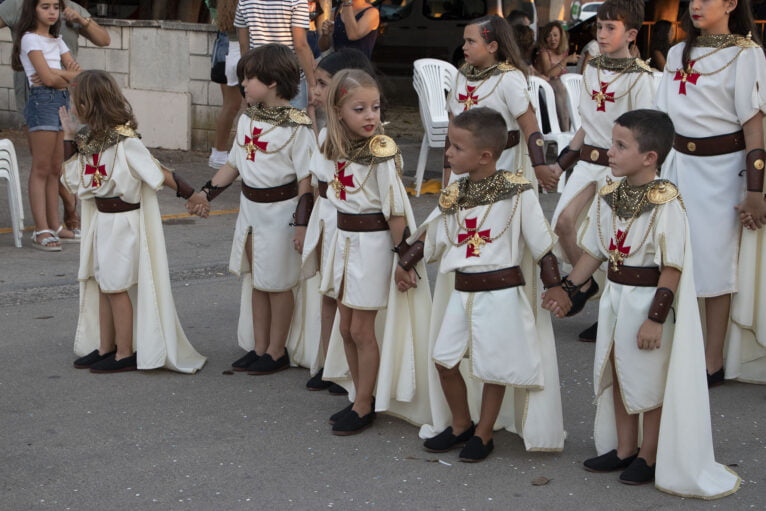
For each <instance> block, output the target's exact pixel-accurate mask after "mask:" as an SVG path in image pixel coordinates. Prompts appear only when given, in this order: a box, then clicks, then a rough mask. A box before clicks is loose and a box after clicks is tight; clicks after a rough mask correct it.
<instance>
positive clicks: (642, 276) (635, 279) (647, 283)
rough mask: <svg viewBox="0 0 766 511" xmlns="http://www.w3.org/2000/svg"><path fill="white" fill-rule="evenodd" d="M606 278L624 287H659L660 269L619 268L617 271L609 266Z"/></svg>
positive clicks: (653, 267) (654, 267) (641, 267)
mask: <svg viewBox="0 0 766 511" xmlns="http://www.w3.org/2000/svg"><path fill="white" fill-rule="evenodd" d="M606 277H607V278H608V279H609V280H611V281H612V282H614V283H615V284H622V285H624V286H640V287H657V283H658V282H659V281H660V269H659V268H657V267H656V266H649V267H644V266H618V267H617V269H616V270H615V269H614V268H612V267H611V266H609V271H608V272H607V274H606Z"/></svg>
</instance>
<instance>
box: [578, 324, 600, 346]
mask: <svg viewBox="0 0 766 511" xmlns="http://www.w3.org/2000/svg"><path fill="white" fill-rule="evenodd" d="M596 334H598V321H596V322H595V323H593V324H592V325H591V326H589V327H588V328H586V329H585V330H583V331H582V332H580V333H579V334H578V335H577V338H578V339H579V340H580V342H596Z"/></svg>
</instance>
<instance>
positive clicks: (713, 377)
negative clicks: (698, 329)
mask: <svg viewBox="0 0 766 511" xmlns="http://www.w3.org/2000/svg"><path fill="white" fill-rule="evenodd" d="M75 367H77V366H75ZM723 384H724V374H723V367H721V368H720V369H719V370H718V371H716V372H714V373H713V374H710V373H707V388H711V387H717V386H719V385H723Z"/></svg>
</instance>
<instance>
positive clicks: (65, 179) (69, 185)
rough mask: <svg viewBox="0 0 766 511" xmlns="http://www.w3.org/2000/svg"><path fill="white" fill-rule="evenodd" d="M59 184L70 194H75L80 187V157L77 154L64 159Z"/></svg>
mask: <svg viewBox="0 0 766 511" xmlns="http://www.w3.org/2000/svg"><path fill="white" fill-rule="evenodd" d="M61 170H62V171H61V184H63V185H64V188H66V189H67V191H68V192H69V193H71V194H77V190H78V189H79V188H80V159H79V157H78V155H77V154H75V155H74V156H72V157H71V158H69V159H68V160H67V161H65V162H64V163H63V164H62V166H61Z"/></svg>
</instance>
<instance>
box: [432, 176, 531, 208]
mask: <svg viewBox="0 0 766 511" xmlns="http://www.w3.org/2000/svg"><path fill="white" fill-rule="evenodd" d="M531 189H532V183H531V182H529V181H528V180H527V179H526V178H525V177H524V175H523V172H522V171H519V172H509V171H506V170H498V171H497V172H495V173H494V174H492V175H491V176H489V177H486V178H484V179H482V180H481V181H477V182H474V181H471V180H470V179H468V178H467V177H464V178H462V179H460V180H458V181H456V182H454V183H452V184H450V185H449V186H447V187H446V188H444V189H443V190H442V192H441V194H440V195H439V209H440V210H441V212H442V214H446V215H452V214H454V213H456V212H457V210H458V209H459V208H465V209H467V208H474V207H476V206H483V205H486V204H493V203H495V202H499V201H501V200H505V199H510V198H511V197H513V196H515V195H518V194H520V193H522V192H524V191H526V190H531Z"/></svg>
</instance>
